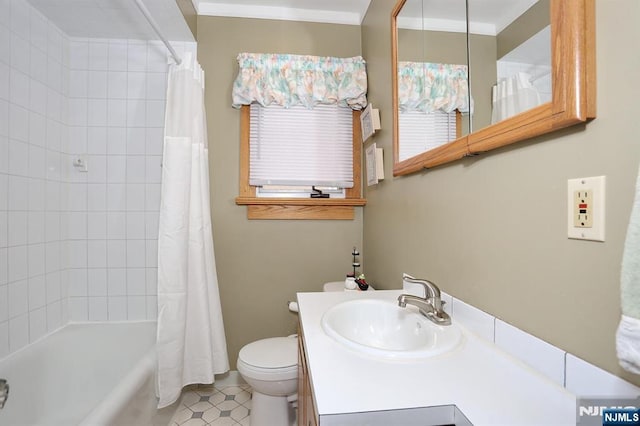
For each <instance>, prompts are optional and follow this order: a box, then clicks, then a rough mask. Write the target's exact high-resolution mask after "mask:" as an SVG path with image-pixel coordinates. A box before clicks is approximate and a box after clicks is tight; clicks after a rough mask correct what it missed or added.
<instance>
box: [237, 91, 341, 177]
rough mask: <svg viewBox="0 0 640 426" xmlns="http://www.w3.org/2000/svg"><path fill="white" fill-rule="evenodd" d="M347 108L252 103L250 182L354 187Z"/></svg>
mask: <svg viewBox="0 0 640 426" xmlns="http://www.w3.org/2000/svg"><path fill="white" fill-rule="evenodd" d="M352 127H353V125H352V111H351V109H350V108H344V107H338V106H335V105H318V106H316V107H314V108H313V109H307V108H305V107H302V106H295V107H291V108H283V107H280V106H268V107H263V106H260V105H258V104H252V105H251V116H250V133H249V138H250V142H249V169H250V170H249V183H250V184H251V185H255V186H262V185H303V186H311V185H316V186H330V187H340V188H351V187H353V129H352Z"/></svg>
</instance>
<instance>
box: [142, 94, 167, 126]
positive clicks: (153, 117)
mask: <svg viewBox="0 0 640 426" xmlns="http://www.w3.org/2000/svg"><path fill="white" fill-rule="evenodd" d="M146 110H147V119H146V125H147V127H162V126H164V110H165V101H155V100H148V101H147V108H146Z"/></svg>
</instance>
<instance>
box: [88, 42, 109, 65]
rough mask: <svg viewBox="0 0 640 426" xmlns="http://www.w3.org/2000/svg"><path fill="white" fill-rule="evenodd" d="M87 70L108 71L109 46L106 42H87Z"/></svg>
mask: <svg viewBox="0 0 640 426" xmlns="http://www.w3.org/2000/svg"><path fill="white" fill-rule="evenodd" d="M89 69H90V70H94V71H106V70H107V69H109V45H108V44H107V43H106V42H99V41H97V40H90V41H89Z"/></svg>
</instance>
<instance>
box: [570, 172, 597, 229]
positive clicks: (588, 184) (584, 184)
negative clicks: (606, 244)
mask: <svg viewBox="0 0 640 426" xmlns="http://www.w3.org/2000/svg"><path fill="white" fill-rule="evenodd" d="M589 189H590V190H592V191H593V201H592V204H593V205H592V214H593V226H592V227H591V228H580V227H576V226H574V225H573V224H574V220H573V215H574V204H575V195H574V194H575V192H576V191H585V190H589ZM605 203H606V176H594V177H587V178H579V179H569V180H568V181H567V235H568V237H569V238H574V239H577V240H590V241H604V224H605V210H606V209H605Z"/></svg>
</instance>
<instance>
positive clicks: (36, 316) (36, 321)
mask: <svg viewBox="0 0 640 426" xmlns="http://www.w3.org/2000/svg"><path fill="white" fill-rule="evenodd" d="M45 334H47V308H46V307H45V306H42V307H41V308H40V309H36V310H34V311H31V312H29V341H30V342H31V343H33V342H35V341H36V340H38V339H40V338H41V337H43V336H44V335H45Z"/></svg>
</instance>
